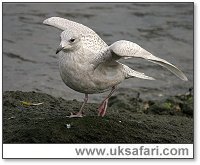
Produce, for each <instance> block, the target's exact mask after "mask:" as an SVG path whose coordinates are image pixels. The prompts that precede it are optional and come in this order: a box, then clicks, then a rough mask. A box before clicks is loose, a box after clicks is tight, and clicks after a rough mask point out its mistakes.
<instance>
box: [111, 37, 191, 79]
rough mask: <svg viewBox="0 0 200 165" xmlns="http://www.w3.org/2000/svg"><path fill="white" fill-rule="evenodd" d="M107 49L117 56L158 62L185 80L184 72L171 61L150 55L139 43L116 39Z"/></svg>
mask: <svg viewBox="0 0 200 165" xmlns="http://www.w3.org/2000/svg"><path fill="white" fill-rule="evenodd" d="M109 49H110V50H111V52H112V54H113V55H114V56H118V57H121V58H129V57H139V58H144V59H146V60H149V61H151V62H153V63H156V64H159V65H161V66H163V67H165V68H166V69H168V70H169V71H171V72H172V73H174V74H175V75H176V76H177V77H179V78H180V79H182V80H184V81H187V80H188V79H187V77H186V76H185V75H184V73H183V72H182V71H181V70H180V69H178V68H177V67H176V66H174V65H172V64H171V63H169V62H167V61H166V60H163V59H161V58H158V57H156V56H154V55H152V54H151V53H150V52H148V51H146V50H145V49H143V48H142V47H140V46H139V45H137V44H135V43H133V42H130V41H125V40H121V41H117V42H115V43H113V44H112V45H111V46H110V47H109Z"/></svg>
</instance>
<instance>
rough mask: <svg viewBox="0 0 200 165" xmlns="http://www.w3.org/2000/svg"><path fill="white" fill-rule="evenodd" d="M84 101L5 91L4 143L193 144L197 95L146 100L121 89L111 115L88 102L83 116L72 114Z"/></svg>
mask: <svg viewBox="0 0 200 165" xmlns="http://www.w3.org/2000/svg"><path fill="white" fill-rule="evenodd" d="M81 104H82V103H81V102H78V101H76V100H64V99H62V98H56V97H53V96H50V95H48V94H45V93H38V92H22V91H6V92H3V143H193V108H194V107H193V94H191V93H187V94H184V95H178V96H172V97H169V98H167V99H165V100H161V101H152V100H148V101H144V100H142V99H140V98H139V97H137V98H133V97H129V96H128V95H127V94H124V93H120V94H118V95H115V96H112V97H111V98H110V100H109V104H108V109H107V113H106V115H105V117H103V118H102V117H98V116H97V108H98V104H96V103H88V104H86V106H85V115H86V116H84V117H83V118H67V117H66V116H67V115H69V114H70V112H77V111H78V110H79V108H80V106H81Z"/></svg>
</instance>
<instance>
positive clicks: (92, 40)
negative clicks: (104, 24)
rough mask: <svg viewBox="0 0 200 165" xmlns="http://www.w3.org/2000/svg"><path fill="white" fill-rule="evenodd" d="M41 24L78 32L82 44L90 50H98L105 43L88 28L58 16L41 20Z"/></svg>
mask: <svg viewBox="0 0 200 165" xmlns="http://www.w3.org/2000/svg"><path fill="white" fill-rule="evenodd" d="M43 24H46V25H50V26H53V27H56V28H58V29H61V30H63V31H64V30H67V29H69V30H71V31H75V32H77V33H79V34H80V35H81V37H82V44H83V46H84V47H86V48H88V49H90V50H91V51H94V52H98V51H100V50H101V49H102V48H103V47H106V46H107V44H106V43H105V42H104V41H103V40H102V39H101V38H100V37H99V36H98V35H97V34H96V33H95V32H94V31H93V30H92V29H90V28H88V27H87V26H84V25H82V24H80V23H77V22H73V21H70V20H67V19H64V18H60V17H51V18H48V19H46V20H44V21H43Z"/></svg>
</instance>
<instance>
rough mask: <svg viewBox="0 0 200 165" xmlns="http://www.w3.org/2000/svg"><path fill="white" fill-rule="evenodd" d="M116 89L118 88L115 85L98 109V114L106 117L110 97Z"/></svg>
mask: <svg viewBox="0 0 200 165" xmlns="http://www.w3.org/2000/svg"><path fill="white" fill-rule="evenodd" d="M115 89H116V87H115V86H113V87H112V90H111V92H110V94H109V95H108V96H107V97H106V98H105V99H104V100H103V101H102V103H101V104H100V106H99V109H98V111H99V113H98V116H102V117H104V115H105V114H106V109H107V106H108V99H109V98H110V97H111V96H112V94H113V92H114V91H115Z"/></svg>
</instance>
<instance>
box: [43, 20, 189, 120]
mask: <svg viewBox="0 0 200 165" xmlns="http://www.w3.org/2000/svg"><path fill="white" fill-rule="evenodd" d="M43 23H44V24H47V25H50V26H53V27H56V28H58V29H61V30H63V32H62V33H61V35H60V36H61V43H60V46H59V48H58V49H57V51H56V54H57V53H59V70H60V75H61V77H62V80H63V81H64V83H65V84H66V85H67V86H68V87H70V88H71V89H73V90H75V91H77V92H81V93H84V94H85V98H84V103H83V104H82V106H81V108H80V110H79V112H78V113H77V114H72V113H71V115H70V116H69V117H82V116H83V108H84V105H85V104H86V103H87V101H88V94H94V93H101V92H105V91H107V90H109V89H111V92H110V94H109V95H108V96H107V97H106V98H105V99H104V100H103V101H102V103H101V104H100V106H99V109H98V112H99V113H98V115H99V116H104V115H105V113H106V109H107V104H108V99H109V98H110V97H111V95H112V94H113V92H114V90H115V89H116V86H117V85H118V84H120V83H121V82H122V81H124V80H125V79H128V78H134V77H137V78H141V79H147V80H155V79H154V78H152V77H149V76H146V75H145V74H144V73H140V72H137V71H134V70H133V69H131V68H129V67H128V66H126V65H124V64H122V63H120V62H118V60H119V59H120V58H124V59H127V58H133V57H138V58H143V59H146V60H148V61H151V62H153V63H156V64H159V65H161V66H163V67H165V68H167V69H168V70H169V71H171V72H172V73H174V74H175V75H176V76H177V77H179V78H180V79H182V80H184V81H187V80H188V79H187V77H186V76H185V75H184V74H183V72H182V71H181V70H180V69H178V68H177V67H176V66H174V65H172V64H171V63H169V62H167V61H166V60H163V59H161V58H158V57H156V56H154V55H152V54H151V53H150V52H148V51H146V50H145V49H143V48H142V47H140V46H139V45H137V44H135V43H133V42H130V41H126V40H120V41H116V42H114V43H113V44H112V45H110V46H108V45H107V44H106V43H105V42H104V41H103V40H102V39H101V38H100V37H99V36H98V35H97V34H96V33H95V32H94V31H93V30H92V29H90V28H88V27H86V26H84V25H82V24H80V23H77V22H73V21H70V20H67V19H64V18H60V17H51V18H48V19H46V20H44V22H43Z"/></svg>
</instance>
